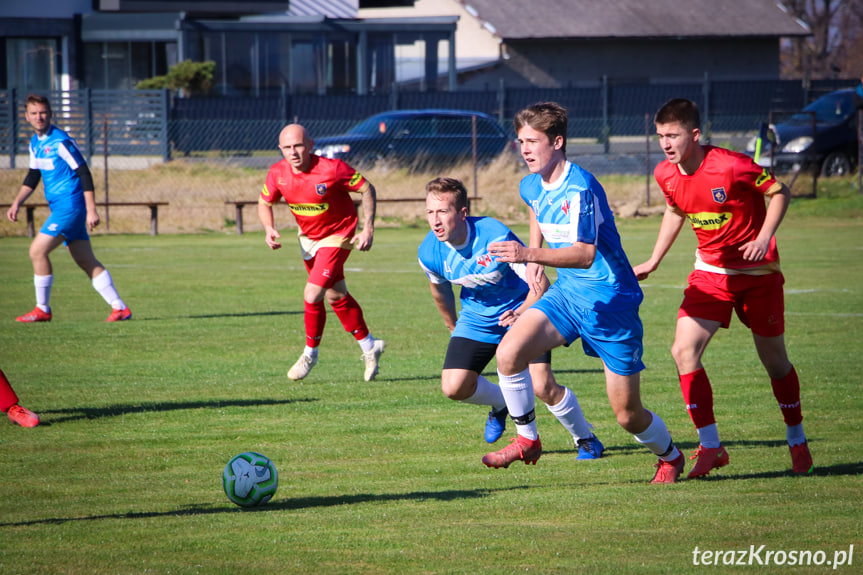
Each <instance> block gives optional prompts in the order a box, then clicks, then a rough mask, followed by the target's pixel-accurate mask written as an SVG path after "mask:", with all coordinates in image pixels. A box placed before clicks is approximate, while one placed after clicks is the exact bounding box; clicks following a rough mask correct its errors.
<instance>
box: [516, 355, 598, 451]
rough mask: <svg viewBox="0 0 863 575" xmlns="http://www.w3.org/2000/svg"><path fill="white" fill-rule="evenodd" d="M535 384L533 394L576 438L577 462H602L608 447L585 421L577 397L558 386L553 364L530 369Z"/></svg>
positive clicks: (565, 388) (538, 365) (533, 366)
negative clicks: (603, 454)
mask: <svg viewBox="0 0 863 575" xmlns="http://www.w3.org/2000/svg"><path fill="white" fill-rule="evenodd" d="M528 369H529V370H530V374H531V379H532V380H533V392H534V395H536V397H538V398H539V399H540V400H541V401H542V402H543V403H545V405H546V407H547V408H548V410H549V411H550V412H551V413H552V415H554V416H555V417H556V418H557V420H558V421H559V422H560V424H561V425H562V426H563V427H564V429H566V430H567V431H568V432H569V433H570V435H572V438H573V441H574V442H575V445H576V446H577V448H578V456H577V457H576V458H577V459H581V460H586V459H599V458H600V457H602V452H603V451H604V450H605V446H603V445H602V443H601V442H600V441H599V439H597V437H596V435H594V433H593V431H592V429H591V426H590V424H589V423H588V422H587V420H586V419H585V418H584V413H583V412H582V411H581V405H579V403H578V398H577V397H576V396H575V393H574V392H573V391H572V390H571V389H569V388H568V387H564V386H562V385H560V384H558V383H557V380H556V379H555V377H554V372H553V371H552V369H551V364H550V363H531V364H530V366H529V368H528Z"/></svg>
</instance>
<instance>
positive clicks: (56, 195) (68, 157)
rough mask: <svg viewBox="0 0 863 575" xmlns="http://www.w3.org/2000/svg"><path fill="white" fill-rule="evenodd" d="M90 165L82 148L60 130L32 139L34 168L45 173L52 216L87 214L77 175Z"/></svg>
mask: <svg viewBox="0 0 863 575" xmlns="http://www.w3.org/2000/svg"><path fill="white" fill-rule="evenodd" d="M85 163H86V161H85V160H84V156H82V155H81V152H80V150H78V145H77V144H76V143H75V140H73V139H72V137H71V136H69V134H67V133H66V132H64V131H63V130H61V129H60V128H58V127H56V126H51V128H50V129H49V130H48V133H47V134H45V135H44V136H42V137H41V138H40V137H39V135H38V134H34V135H33V138H31V139H30V168H31V169H35V170H39V171H40V172H41V173H42V183H43V185H44V187H45V200H47V202H48V205H49V206H50V207H51V211H52V212H61V213H72V212H77V211H80V210H86V204H85V203H84V189H83V187H82V186H81V178H79V177H78V174H76V173H75V170H77V169H78V168H79V167H81V166H83V165H84V164H85Z"/></svg>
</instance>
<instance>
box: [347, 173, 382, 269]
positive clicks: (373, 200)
mask: <svg viewBox="0 0 863 575" xmlns="http://www.w3.org/2000/svg"><path fill="white" fill-rule="evenodd" d="M367 183H368V188H366V190H365V191H364V192H363V196H362V200H361V203H360V206H361V207H362V208H363V229H362V231H361V232H360V233H359V234H357V235H355V236H354V239H352V240H351V243H352V244H354V245H355V246H356V248H357V249H358V250H360V251H361V252H365V251H368V250H370V249H372V241H374V236H375V210H376V209H377V205H378V201H377V198H378V196H377V192H376V191H375V187H374V186H373V185H372V184H371V182H367Z"/></svg>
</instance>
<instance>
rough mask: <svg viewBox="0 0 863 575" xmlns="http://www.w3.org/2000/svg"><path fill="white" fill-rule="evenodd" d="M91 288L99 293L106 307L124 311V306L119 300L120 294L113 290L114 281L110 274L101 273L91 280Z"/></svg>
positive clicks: (106, 272) (106, 271)
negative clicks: (106, 303) (106, 304)
mask: <svg viewBox="0 0 863 575" xmlns="http://www.w3.org/2000/svg"><path fill="white" fill-rule="evenodd" d="M93 288H94V289H95V290H96V291H97V292H99V295H101V296H102V299H104V300H105V301H106V302H108V305H110V306H111V307H112V308H114V309H126V304H125V302H123V300H122V299H120V294H118V293H117V290H116V289H115V288H114V280H113V278H111V272H109V271H108V270H105V271H103V272H102V273H100V274H99V275H97V276H96V277H94V278H93Z"/></svg>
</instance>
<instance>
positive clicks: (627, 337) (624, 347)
mask: <svg viewBox="0 0 863 575" xmlns="http://www.w3.org/2000/svg"><path fill="white" fill-rule="evenodd" d="M557 286H558V284H554V285H553V286H551V288H550V289H549V290H548V291H547V292H546V293H545V295H544V296H542V299H540V300H539V301H538V302H536V303H535V304H533V308H535V309H538V310H539V311H541V312H542V313H544V314H545V316H546V317H547V318H548V319H549V321H550V322H551V324H552V325H553V326H554V327H555V328H556V329H557V331H558V332H560V335H562V336H563V338H564V339H565V340H566V343H567V344H571V343H572V342H574V341H575V340H577V339H578V338H579V337H580V338H581V346H582V348H584V353H586V354H587V355H589V356H591V357H598V358H600V359H601V360H602V361H603V363H605V365H606V367H608V369H610V370H611V371H613V372H614V373H616V374H618V375H632V374H634V373H638V372H640V371H641V370H643V369H644V363H642V361H641V356H642V354H643V352H644V347H643V345H642V342H641V338H642V337H643V336H644V328H643V327H642V325H641V318H640V317H638V308H637V307H634V308H630V309H624V310H615V311H601V312H597V311H594V310H590V309H586V308H583V307H580V306H578V305H575V304H573V303H572V298H567V295H566V293H565V291H564V290H562V289H555V288H557Z"/></svg>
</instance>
